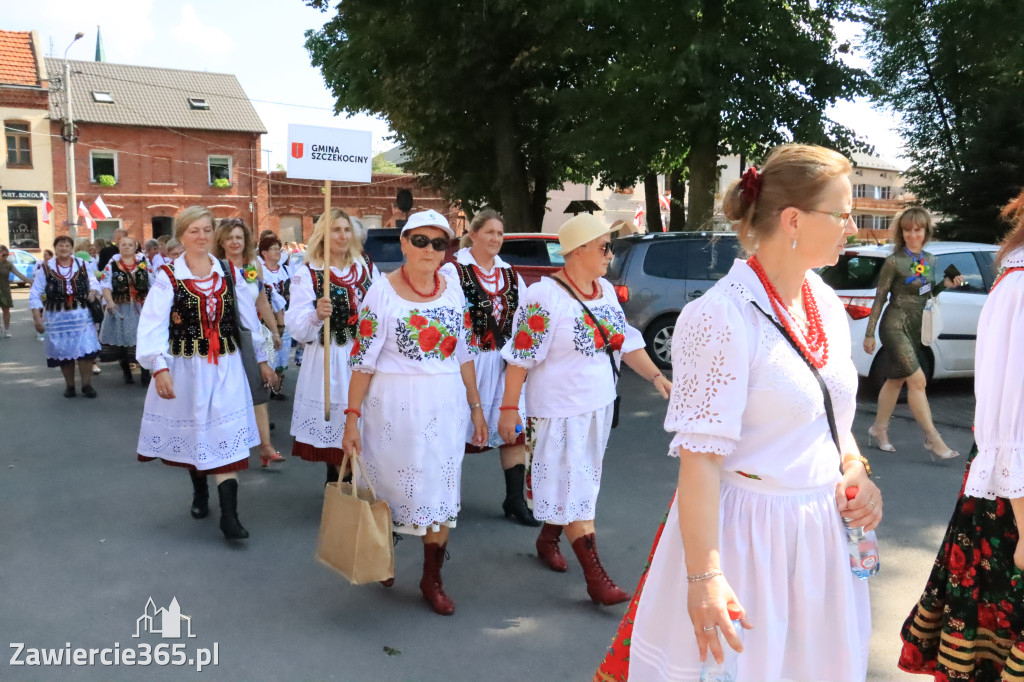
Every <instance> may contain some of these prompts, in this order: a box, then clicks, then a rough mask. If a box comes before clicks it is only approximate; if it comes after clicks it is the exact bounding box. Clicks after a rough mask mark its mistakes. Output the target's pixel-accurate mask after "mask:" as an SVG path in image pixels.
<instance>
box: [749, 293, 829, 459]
mask: <svg viewBox="0 0 1024 682" xmlns="http://www.w3.org/2000/svg"><path fill="white" fill-rule="evenodd" d="M751 303H753V304H754V307H755V308H757V309H758V310H760V311H761V314H762V315H764V316H765V317H767V318H768V321H769V322H771V323H772V324H774V325H775V328H776V329H778V330H779V333H780V334H782V337H783V338H784V339H786V340H787V341H789V345H791V346H793V349H794V350H795V351H796V354H797V355H799V356H800V359H801V360H803V361H804V364H806V365H807V367H808V368H809V369H810V370H811V374H813V375H814V378H815V379H816V380H817V381H818V387H819V388H820V389H821V395H822V397H824V399H825V418H826V419H828V430H829V431H830V432H831V434H832V442H833V443H835V444H836V450H838V451H839V456H840V457H842V456H843V448H842V446H840V445H839V429H837V428H836V415H835V413H834V412H833V411H832V395H831V394H830V393H829V392H828V386H827V385H826V384H825V380H824V379H822V378H821V373H820V372H818V368H817V367H815V366H814V365H813V364H812V363H811V361H810V360H808V359H807V358H806V357H804V354H803V353H802V352H800V346H798V345H797V343H796V340H795V339H794V338H793V337H792V336H790V335H789V331H788V330H787V329H786V328H785V327H784V326H782V325H781V324H779V321H778V320H776V319H775V318H774V317H772V316H771V315H769V314H768V313H766V312H765V311H764V308H762V307H761V306H759V305H758V304H757V301H751Z"/></svg>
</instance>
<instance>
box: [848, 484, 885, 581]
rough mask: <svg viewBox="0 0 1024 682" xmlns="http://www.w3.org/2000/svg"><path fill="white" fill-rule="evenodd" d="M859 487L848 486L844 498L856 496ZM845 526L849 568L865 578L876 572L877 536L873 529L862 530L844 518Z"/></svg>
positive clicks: (862, 578)
mask: <svg viewBox="0 0 1024 682" xmlns="http://www.w3.org/2000/svg"><path fill="white" fill-rule="evenodd" d="M858 491H859V488H857V486H850V487H849V488H847V489H846V499H848V500H852V499H853V498H855V497H857V492H858ZM843 525H844V526H846V549H847V551H848V552H849V554H850V570H851V571H853V574H854V575H855V576H857V577H858V578H860V579H861V580H867V579H868V578H870V577H871V576H873V575H874V574H875V573H878V566H879V562H878V538H876V537H875V531H873V530H867V531H866V530H864V528H863V527H861V526H851V525H850V520H849V519H846V518H844V519H843Z"/></svg>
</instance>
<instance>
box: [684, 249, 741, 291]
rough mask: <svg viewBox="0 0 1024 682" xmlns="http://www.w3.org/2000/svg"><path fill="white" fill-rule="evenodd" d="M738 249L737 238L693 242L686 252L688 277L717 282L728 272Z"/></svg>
mask: <svg viewBox="0 0 1024 682" xmlns="http://www.w3.org/2000/svg"><path fill="white" fill-rule="evenodd" d="M738 251H739V242H738V241H737V240H735V239H714V240H712V241H709V242H694V243H691V244H690V248H689V249H688V250H687V254H686V255H687V261H686V278H687V279H702V280H710V281H713V282H717V281H718V280H720V279H722V278H723V277H725V276H726V274H728V272H729V269H730V268H731V267H732V263H733V261H734V260H735V259H736V254H737V253H738Z"/></svg>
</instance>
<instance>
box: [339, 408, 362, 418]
mask: <svg viewBox="0 0 1024 682" xmlns="http://www.w3.org/2000/svg"><path fill="white" fill-rule="evenodd" d="M344 414H346V415H348V414H354V415H355V416H356V417H358V418H360V419H362V418H363V413H362V412H360V411H359V410H357V409H356V408H354V407H346V408H345V412H344Z"/></svg>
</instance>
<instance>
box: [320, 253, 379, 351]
mask: <svg viewBox="0 0 1024 682" xmlns="http://www.w3.org/2000/svg"><path fill="white" fill-rule="evenodd" d="M363 266H364V267H363V268H362V277H361V278H360V279H359V280H357V281H355V282H351V283H347V286H346V283H345V282H343V281H342V279H341V278H340V277H338V276H337V275H335V274H334V273H333V272H332V273H331V307H332V310H331V337H332V338H333V339H334V343H335V344H337V345H339V346H344V345H345V344H346V343H348V342H349V341H351V340H352V339H354V338H355V337H356V324H357V322H358V318H359V303H360V302H361V301H362V300H363V297H365V296H366V292H367V291H368V290H369V289H370V284H371V282H370V276H371V273H372V271H373V265H372V263H371V261H370V259H369V257H368V256H366V255H364V256H363ZM306 267H308V268H309V276H310V277H311V278H312V279H313V293H314V294H315V295H316V298H317V299H321V298H323V296H324V271H323V270H314V269H313V266H312V265H307V266H306ZM353 297H354V298H355V300H353ZM317 338H318V341H319V343H320V345H321V346H323V345H324V330H323V328H322V327H321V329H320V332H319V333H318V336H317Z"/></svg>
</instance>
